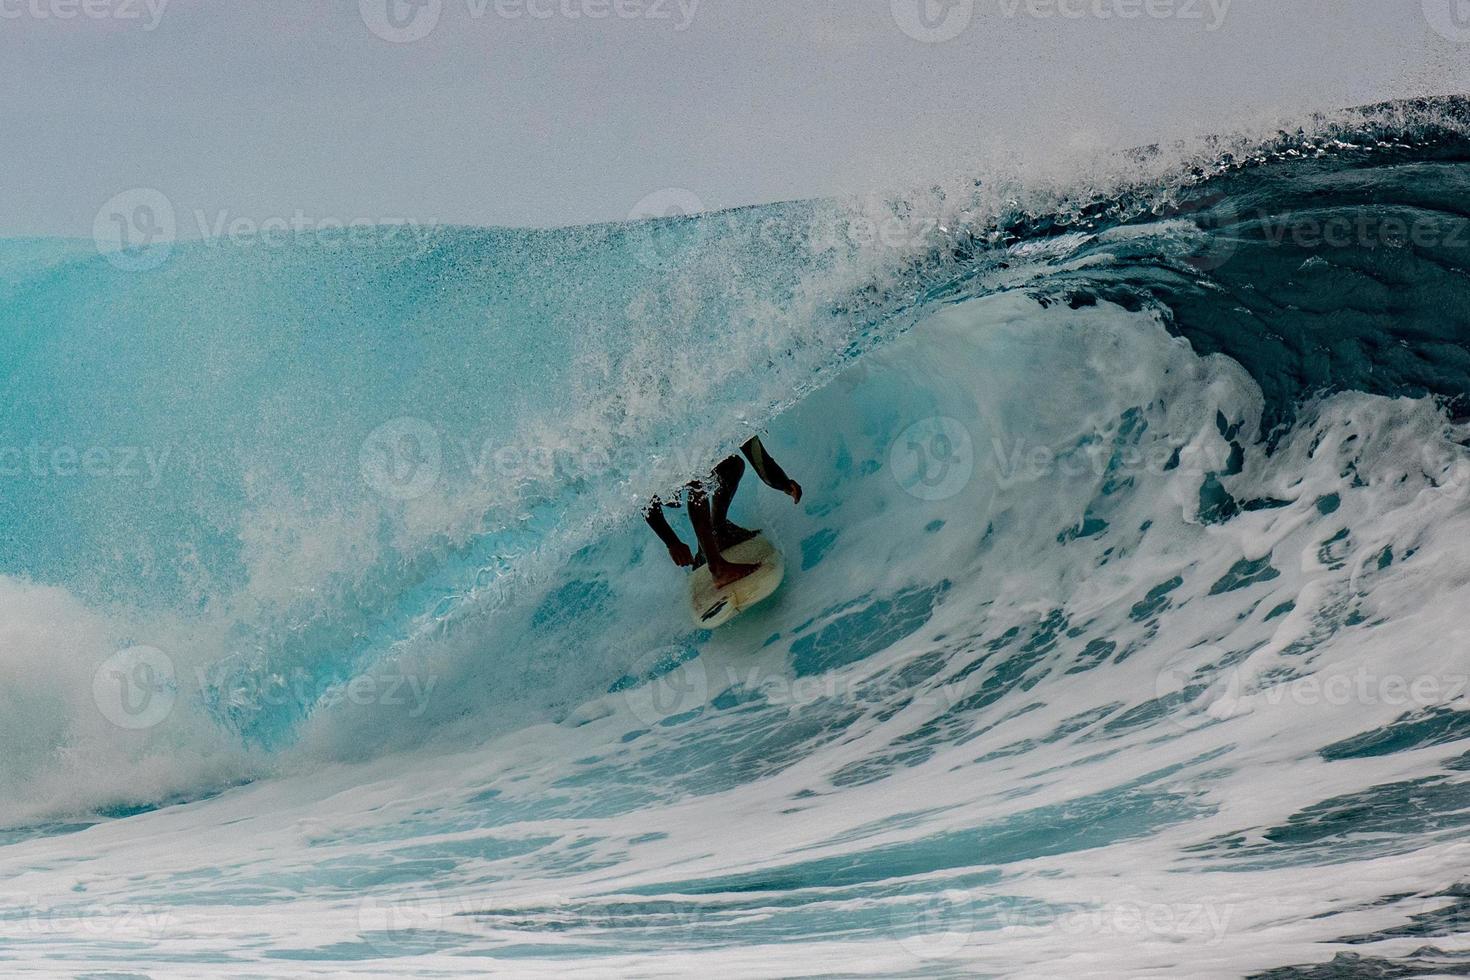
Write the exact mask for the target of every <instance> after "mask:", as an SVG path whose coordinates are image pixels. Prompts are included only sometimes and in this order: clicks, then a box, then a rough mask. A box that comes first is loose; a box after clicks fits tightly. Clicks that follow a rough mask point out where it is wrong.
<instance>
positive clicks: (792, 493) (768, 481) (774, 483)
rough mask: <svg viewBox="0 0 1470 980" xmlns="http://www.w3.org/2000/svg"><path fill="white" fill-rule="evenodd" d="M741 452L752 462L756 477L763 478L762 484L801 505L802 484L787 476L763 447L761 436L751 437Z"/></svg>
mask: <svg viewBox="0 0 1470 980" xmlns="http://www.w3.org/2000/svg"><path fill="white" fill-rule="evenodd" d="M740 451H741V452H742V453H744V454H745V458H746V459H748V460H750V466H751V469H753V470H755V475H756V476H758V477H760V478H761V482H762V483H764V484H765V485H766V486H768V487H770V488H771V489H772V490H780V491H781V492H782V493H784V494H786V496H788V497H790V498H791V499H792V500H793V501H794V502H796V503H801V484H800V483H797V482H796V481H795V480H793V479H791V477H789V476H787V475H786V471H785V470H783V469H781V464H780V463H777V462H776V461H775V460H774V459H772V458H771V457H770V454H769V453H767V452H766V447H765V446H763V445H761V439H760V436H751V437H750V438H749V439H747V440H746V442H745V445H743V446H741V447H740Z"/></svg>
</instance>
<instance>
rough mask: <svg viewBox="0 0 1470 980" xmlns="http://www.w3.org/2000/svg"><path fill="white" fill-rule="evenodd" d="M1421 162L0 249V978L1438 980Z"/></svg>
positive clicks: (1167, 154)
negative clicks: (740, 571)
mask: <svg viewBox="0 0 1470 980" xmlns="http://www.w3.org/2000/svg"><path fill="white" fill-rule="evenodd" d="M1467 125H1470V110H1467V108H1466V106H1465V104H1464V103H1463V102H1461V101H1457V100H1453V99H1449V100H1443V101H1439V102H1426V103H1415V104H1400V105H1388V106H1379V107H1375V108H1372V109H1365V110H1355V111H1351V112H1343V113H1339V114H1334V115H1329V116H1319V117H1313V118H1311V119H1304V120H1301V121H1300V122H1299V125H1297V126H1293V127H1291V128H1289V129H1287V130H1283V131H1281V132H1271V133H1253V134H1246V135H1239V136H1232V137H1220V138H1217V139H1213V140H1206V141H1200V142H1196V143H1190V144H1183V143H1181V144H1172V143H1170V144H1160V145H1159V146H1154V147H1148V148H1144V149H1140V150H1138V151H1136V152H1132V153H1128V154H1122V155H1115V156H1107V157H1099V158H1096V159H1092V160H1083V161H1078V163H1077V165H1076V166H1075V167H1072V168H1058V167H1053V168H1051V169H1050V170H1048V171H1047V172H1046V173H1045V175H1043V174H1042V173H1041V172H1039V171H1035V170H1027V169H1025V168H1023V167H1019V166H1017V167H1015V168H1013V169H1011V170H1004V169H998V170H995V171H987V172H984V173H975V174H967V175H963V176H961V177H956V178H953V179H948V180H945V181H940V182H938V183H935V184H932V185H929V184H927V183H926V184H925V185H924V186H922V187H918V188H914V189H909V190H907V191H895V192H894V193H893V194H891V195H887V196H875V197H874V198H872V199H868V200H840V201H819V202H796V203H789V204H780V205H770V206H764V207H757V208H750V209H744V210H739V211H732V212H726V213H719V214H707V215H701V216H697V217H670V218H668V219H657V220H651V221H644V222H636V223H630V224H623V225H605V226H597V227H586V228H572V229H562V230H553V231H516V230H502V229H471V228H433V229H405V228H380V229H372V230H367V231H360V232H358V233H355V234H352V235H345V234H344V235H336V236H304V235H300V234H287V235H270V234H264V235H260V236H255V237H252V238H248V239H226V240H213V241H196V242H161V243H159V244H157V245H154V246H152V247H150V248H145V249H135V250H130V251H124V252H110V253H102V252H99V250H98V249H97V247H96V246H95V245H94V243H92V242H90V241H88V242H75V241H55V240H45V241H36V240H25V241H17V240H11V241H4V242H0V320H3V327H4V331H5V337H6V347H5V349H6V354H5V359H4V365H3V368H4V370H3V378H4V382H5V389H4V390H5V410H4V412H0V609H3V611H4V615H3V617H0V677H3V681H4V683H3V684H0V744H3V746H4V748H5V751H4V754H3V757H0V869H3V874H4V877H5V880H6V881H7V883H8V887H7V888H6V889H5V894H4V896H3V898H0V959H3V961H4V969H5V972H6V973H7V974H13V975H25V974H29V973H35V974H41V975H50V974H55V975H68V976H88V977H92V976H96V977H104V976H105V977H173V976H180V977H184V976H187V977H199V976H230V977H241V976H251V977H277V976H358V975H361V976H374V975H377V976H459V975H486V974H495V975H499V974H503V975H508V976H541V975H546V976H599V977H600V976H688V975H708V976H721V977H726V976H728V977H765V976H840V977H851V976H869V975H874V976H912V977H935V976H971V975H977V974H978V975H997V976H999V975H1007V976H1059V975H1066V976H1089V975H1096V976H1118V975H1145V976H1183V975H1189V976H1221V977H1225V976H1242V975H1259V976H1269V977H1280V978H1286V977H1301V978H1307V977H1312V978H1315V977H1351V976H1421V975H1464V974H1470V955H1467V952H1470V843H1467V842H1466V829H1467V827H1470V699H1467V690H1470V613H1467V611H1466V610H1467V608H1470V547H1467V542H1470V449H1467V445H1470V421H1467V420H1466V419H1465V418H1464V415H1465V414H1466V413H1465V411H1464V404H1463V401H1462V399H1463V395H1464V393H1465V392H1467V391H1470V136H1467ZM752 432H760V433H762V434H763V439H764V441H765V443H766V445H767V447H768V449H769V450H770V451H771V453H772V454H773V455H774V456H775V457H776V458H777V459H778V460H779V461H780V462H781V463H782V465H783V466H784V467H785V468H786V469H787V470H788V471H789V472H790V473H791V474H792V475H793V476H794V477H795V478H796V479H798V480H799V481H801V483H802V484H803V486H804V488H805V496H804V498H803V500H802V501H801V503H800V504H799V505H797V506H793V505H792V504H791V502H790V501H789V500H788V499H787V498H785V497H783V496H781V495H779V494H775V493H772V492H769V491H767V490H766V489H765V488H763V487H761V486H760V485H759V484H758V482H757V481H756V480H755V479H754V477H753V475H748V476H747V480H746V484H745V486H743V487H742V489H741V492H740V495H739V497H738V498H737V500H736V503H735V511H734V516H735V518H736V519H737V520H739V521H741V522H742V523H746V524H748V525H751V526H759V527H762V528H764V529H765V530H766V532H767V534H768V535H770V536H771V538H772V539H773V540H774V541H776V542H777V543H778V544H779V545H780V546H781V547H782V548H783V550H784V552H785V555H786V559H787V564H788V576H787V581H786V583H785V585H784V586H783V588H782V590H781V591H780V592H779V593H778V594H777V595H776V596H775V597H774V598H773V599H772V600H771V601H769V602H768V603H767V604H765V605H763V606H761V607H760V608H758V609H756V610H754V611H752V612H750V613H747V614H746V615H744V616H742V617H741V618H739V619H738V620H736V621H735V622H734V623H732V624H731V625H729V626H728V627H726V628H723V629H721V630H719V631H717V632H708V631H702V630H699V629H696V628H694V627H693V626H692V625H691V623H690V620H689V616H688V613H687V610H686V609H685V608H684V603H683V595H684V592H683V589H684V584H683V578H682V573H681V572H680V571H679V570H678V569H676V568H675V567H673V566H672V564H671V563H670V562H669V561H668V560H667V557H666V556H665V555H664V554H663V551H662V548H661V546H660V545H659V543H658V542H657V541H656V540H655V539H654V538H653V536H652V535H651V534H650V533H649V532H648V531H647V529H646V528H645V527H644V526H643V524H642V522H641V520H640V517H639V509H640V507H641V504H642V502H643V501H644V500H646V499H647V497H648V495H649V494H651V493H654V492H658V491H660V490H663V489H666V488H667V487H669V486H673V485H677V484H679V483H680V482H682V481H683V480H685V479H687V478H689V477H690V476H692V475H695V474H697V473H700V472H702V471H703V470H705V469H707V468H708V466H709V465H710V464H711V462H712V461H714V460H716V459H718V458H720V456H721V455H722V454H724V453H727V452H730V451H731V450H732V449H733V448H734V447H735V446H737V445H738V444H739V443H740V442H742V441H743V440H744V439H745V438H747V437H748V436H749V435H750V434H751V433H752ZM676 528H678V529H679V530H681V531H683V532H684V533H685V537H686V540H687V539H688V537H689V535H688V533H687V527H685V526H684V525H683V522H682V519H680V520H678V521H676Z"/></svg>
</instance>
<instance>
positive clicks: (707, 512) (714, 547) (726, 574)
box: [689, 486, 760, 589]
mask: <svg viewBox="0 0 1470 980" xmlns="http://www.w3.org/2000/svg"><path fill="white" fill-rule="evenodd" d="M689 523H690V525H691V526H692V527H693V528H694V537H695V538H696V539H698V541H699V547H700V550H701V551H703V552H704V560H705V561H707V562H708V563H709V573H710V577H711V578H713V579H714V582H715V587H716V588H720V589H723V588H724V587H725V586H727V585H729V584H730V583H732V582H738V581H740V580H741V579H743V578H744V577H745V576H747V575H749V574H750V573H751V572H753V571H755V570H756V569H757V568H759V567H760V566H759V565H742V564H739V563H737V562H731V561H726V560H725V556H724V555H722V554H721V553H720V543H719V541H717V540H716V538H715V525H714V514H713V513H712V511H711V509H710V494H709V492H708V491H707V490H706V489H705V488H704V487H703V486H691V487H690V488H689Z"/></svg>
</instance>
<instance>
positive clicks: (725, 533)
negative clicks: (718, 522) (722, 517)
mask: <svg viewBox="0 0 1470 980" xmlns="http://www.w3.org/2000/svg"><path fill="white" fill-rule="evenodd" d="M757 534H760V532H759V531H752V530H750V529H749V528H744V527H741V526H740V525H739V524H731V523H730V522H728V521H726V522H725V524H724V526H722V527H721V528H720V529H719V530H718V531H717V532H715V541H717V542H718V543H719V545H720V550H721V551H728V550H729V549H731V548H733V547H735V546H736V545H737V544H742V543H744V542H746V541H749V540H750V539H751V538H753V537H755V536H756V535H757Z"/></svg>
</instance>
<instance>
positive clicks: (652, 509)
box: [643, 497, 694, 568]
mask: <svg viewBox="0 0 1470 980" xmlns="http://www.w3.org/2000/svg"><path fill="white" fill-rule="evenodd" d="M643 519H644V520H645V521H647V522H648V526H649V527H651V528H653V533H654V534H657V535H658V539H659V540H660V541H662V542H663V543H664V547H665V548H668V549H669V557H670V558H672V559H673V560H674V564H675V565H678V566H679V567H680V568H688V567H690V566H691V565H693V564H694V556H693V555H692V554H690V553H689V546H688V545H686V544H685V543H684V542H683V541H680V540H679V536H678V535H677V534H675V533H674V529H673V528H672V527H669V519H668V518H667V517H665V516H664V505H663V501H661V500H659V499H658V498H657V497H655V498H653V499H652V500H650V501H649V502H648V506H647V507H645V508H644V509H643Z"/></svg>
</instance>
